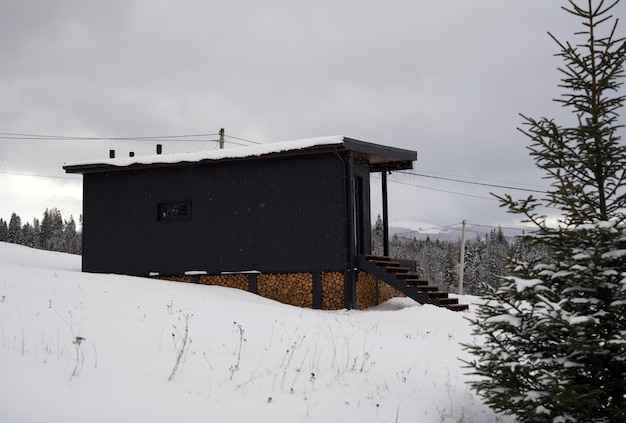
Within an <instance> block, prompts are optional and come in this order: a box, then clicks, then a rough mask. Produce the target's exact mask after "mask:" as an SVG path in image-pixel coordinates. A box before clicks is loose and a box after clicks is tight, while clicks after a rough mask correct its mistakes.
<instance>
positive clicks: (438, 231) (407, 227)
mask: <svg viewBox="0 0 626 423" xmlns="http://www.w3.org/2000/svg"><path fill="white" fill-rule="evenodd" d="M498 228H499V227H498V226H487V225H473V224H471V223H467V224H466V225H465V239H472V240H473V239H476V238H477V237H479V236H480V238H485V236H486V235H487V234H488V233H489V232H491V231H492V230H494V229H495V230H498ZM523 231H524V228H519V229H517V228H502V232H503V233H504V236H505V237H506V238H507V239H509V240H513V239H514V238H515V237H516V236H518V235H521V234H522V233H523ZM461 232H462V225H461V223H458V224H456V225H447V226H437V225H432V224H429V223H424V222H416V221H410V220H399V221H394V222H391V223H390V225H389V236H390V237H393V236H398V238H406V239H413V238H415V239H418V240H423V239H426V238H429V237H430V239H431V240H436V239H438V240H440V241H457V240H460V239H461Z"/></svg>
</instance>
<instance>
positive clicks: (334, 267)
mask: <svg viewBox="0 0 626 423" xmlns="http://www.w3.org/2000/svg"><path fill="white" fill-rule="evenodd" d="M282 144H283V143H281V145H282ZM276 145H278V144H276ZM290 145H291V144H289V143H284V146H283V147H284V148H280V149H278V148H277V149H275V150H277V151H272V149H271V148H268V149H267V152H265V153H263V152H261V153H260V154H255V155H252V156H248V155H247V154H246V148H241V149H237V150H235V149H233V150H228V151H233V152H234V153H233V154H231V155H230V156H227V157H222V156H223V155H222V156H220V155H219V154H216V155H215V156H216V158H212V157H211V153H212V152H209V153H208V154H207V157H208V158H199V159H198V160H197V161H189V160H188V158H186V156H181V161H177V159H176V157H177V155H171V156H165V155H163V156H154V157H153V158H151V159H150V160H143V161H142V160H140V159H139V158H136V159H138V160H137V161H133V160H130V161H129V160H128V159H124V161H123V162H122V161H120V160H119V159H110V160H103V161H102V162H97V163H96V162H90V163H79V164H70V165H66V166H64V168H65V170H66V171H67V172H68V173H81V174H83V175H84V181H83V263H82V269H83V271H85V272H97V273H118V274H127V275H136V276H148V275H151V274H159V275H184V274H186V273H187V274H188V273H189V272H205V273H206V274H209V275H220V274H223V273H228V272H245V271H257V272H259V273H262V274H274V273H277V274H278V273H280V274H290V273H299V272H308V273H312V274H318V273H319V272H343V273H344V274H345V275H346V284H350V283H351V282H350V281H351V280H354V279H355V277H356V276H351V275H350V273H351V269H354V263H355V255H357V254H363V253H369V252H370V249H371V242H370V221H371V219H370V195H369V192H370V182H369V176H370V173H371V172H387V171H390V170H396V169H409V168H412V162H413V161H414V160H415V159H416V156H417V154H416V153H415V152H414V151H409V150H402V149H395V148H389V147H385V146H380V145H376V144H370V143H364V142H361V141H356V140H352V139H348V138H342V137H340V138H338V139H337V140H332V141H329V142H328V143H319V142H318V143H313V144H312V145H310V146H308V145H307V144H306V143H304V144H302V143H295V144H293V145H294V147H293V149H289V146H290ZM223 151H227V150H223ZM238 154H239V155H238ZM161 157H162V158H163V159H160V158H161ZM166 158H167V159H166ZM347 290H348V291H349V287H348V288H347ZM348 296H349V295H348ZM347 301H348V302H349V301H350V299H349V298H348V300H347ZM348 305H349V304H348Z"/></svg>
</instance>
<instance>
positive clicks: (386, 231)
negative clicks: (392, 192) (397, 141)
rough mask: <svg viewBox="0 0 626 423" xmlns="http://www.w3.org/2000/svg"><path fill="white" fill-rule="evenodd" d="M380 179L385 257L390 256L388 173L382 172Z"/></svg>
mask: <svg viewBox="0 0 626 423" xmlns="http://www.w3.org/2000/svg"><path fill="white" fill-rule="evenodd" d="M380 179H381V182H382V184H381V185H382V190H383V256H388V255H389V220H388V217H389V216H388V214H389V213H388V212H389V210H388V207H387V171H386V170H384V169H383V171H382V172H380Z"/></svg>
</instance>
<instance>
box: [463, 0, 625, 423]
mask: <svg viewBox="0 0 626 423" xmlns="http://www.w3.org/2000/svg"><path fill="white" fill-rule="evenodd" d="M617 3H619V0H617V1H612V2H610V3H609V2H605V1H599V0H586V1H584V2H583V1H582V0H581V1H577V0H570V1H569V2H568V5H567V6H566V7H564V8H563V9H564V10H565V11H566V12H568V13H569V14H570V15H573V16H575V17H576V18H579V19H580V20H581V21H582V25H583V30H582V31H581V32H579V33H576V36H577V37H579V41H578V42H577V43H574V44H571V43H569V42H561V41H559V40H558V39H556V37H554V36H552V35H550V37H551V38H552V39H553V40H554V41H555V42H556V43H557V45H558V46H559V48H560V53H559V54H558V56H559V57H560V58H562V60H563V62H564V66H563V67H562V68H561V69H560V70H561V72H562V84H561V85H560V86H561V87H562V88H563V89H564V94H563V95H562V97H561V98H559V99H557V100H556V101H557V102H559V103H561V104H562V105H563V106H564V107H565V108H566V109H568V110H569V111H571V112H572V116H573V117H574V118H575V119H574V120H573V122H574V123H573V124H570V125H571V126H562V125H559V124H557V123H556V122H555V120H553V119H547V118H542V119H533V118H531V117H527V116H524V115H522V118H523V127H522V128H521V129H520V130H521V131H522V132H523V133H524V134H526V135H527V136H528V138H529V139H530V145H529V147H528V148H529V151H530V155H531V157H532V158H533V159H534V161H535V164H536V165H537V167H539V168H540V169H541V170H543V171H544V172H545V177H546V179H548V180H549V181H550V182H551V186H550V189H549V191H548V193H547V194H546V196H545V197H544V198H535V197H532V196H531V197H528V198H526V199H521V200H514V199H513V198H512V197H511V196H508V195H507V196H504V197H502V198H501V200H502V205H503V206H505V207H507V208H508V209H509V211H511V212H513V213H518V214H520V215H521V216H523V217H524V221H526V222H531V223H532V224H534V225H535V226H536V229H537V230H536V232H535V233H534V234H527V235H525V236H524V243H526V244H527V245H529V246H530V247H531V248H532V247H533V246H534V247H537V248H541V249H543V250H544V251H547V252H548V254H547V256H546V257H541V256H538V257H536V258H535V259H533V260H529V261H526V262H522V261H519V262H516V263H511V264H510V269H511V275H512V276H510V277H503V278H502V283H501V285H500V287H499V288H497V289H495V288H491V289H488V290H487V293H486V301H485V303H484V304H483V305H481V306H480V307H479V309H478V311H477V315H476V318H475V319H474V320H473V321H472V325H473V328H474V332H475V334H476V335H477V336H479V338H478V339H480V340H481V341H480V342H477V343H476V344H473V345H467V346H466V347H467V348H468V349H469V351H470V353H471V354H472V355H473V359H472V360H471V361H470V362H469V363H468V364H469V366H470V368H471V369H472V371H473V373H474V374H475V375H477V376H479V378H477V379H476V380H475V381H473V382H472V386H473V388H474V389H475V390H477V392H478V393H479V394H481V395H482V396H483V397H484V398H485V401H486V402H487V404H489V405H490V406H492V407H493V408H494V409H495V410H497V411H501V412H504V413H507V414H513V415H516V416H517V417H518V418H519V420H520V421H523V422H530V421H532V422H625V421H626V235H625V229H626V224H625V223H626V222H625V220H626V184H625V182H626V147H625V146H624V145H623V144H620V136H619V131H620V128H621V127H622V126H621V125H620V124H619V122H618V120H619V111H620V109H621V108H622V107H623V105H624V101H625V99H626V96H624V95H623V94H620V89H621V86H622V78H623V77H624V61H625V59H626V43H625V42H624V38H621V37H619V36H617V35H616V34H617V28H618V26H617V24H618V21H617V19H614V18H613V16H611V13H612V12H611V11H612V10H615V9H614V7H615V5H616V4H617ZM546 210H548V211H551V212H556V213H557V215H558V217H557V220H556V221H557V223H551V222H552V220H550V219H548V217H547V216H546V213H547V212H546Z"/></svg>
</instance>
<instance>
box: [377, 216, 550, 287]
mask: <svg viewBox="0 0 626 423" xmlns="http://www.w3.org/2000/svg"><path fill="white" fill-rule="evenodd" d="M382 239H383V223H382V220H381V219H380V217H379V219H378V220H377V222H376V224H375V225H374V226H373V228H372V252H373V253H374V254H382V252H383V242H382ZM546 254H547V252H546V251H545V250H541V249H540V248H537V246H534V247H533V248H530V246H529V245H528V243H527V242H526V241H524V238H523V237H515V238H513V239H511V238H508V237H506V236H505V235H504V233H503V231H502V228H498V229H492V230H491V231H490V232H488V233H486V234H485V235H483V236H480V235H479V236H477V237H476V238H474V239H466V240H465V255H464V256H465V265H464V267H463V273H464V278H463V281H464V283H463V293H464V294H469V295H478V294H480V293H481V286H482V283H486V284H488V285H490V286H494V287H496V286H499V284H500V281H499V279H498V277H499V276H508V275H509V271H508V270H507V266H506V264H507V262H508V261H509V260H511V259H515V260H521V261H524V262H530V261H534V260H535V259H537V258H540V257H545V255H546ZM389 255H390V256H391V257H394V258H397V259H402V260H411V261H414V262H416V265H417V269H416V270H417V272H418V273H419V274H420V276H421V277H422V278H425V279H428V280H429V281H430V283H431V285H437V286H439V287H440V288H441V289H442V290H444V291H448V292H457V291H458V285H459V262H460V255H461V240H460V239H459V240H456V241H441V240H438V239H434V240H432V239H430V238H426V239H422V240H418V239H415V238H413V239H409V238H402V237H398V236H397V235H396V236H393V237H391V239H390V240H389Z"/></svg>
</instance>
